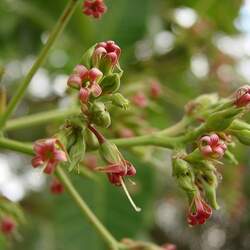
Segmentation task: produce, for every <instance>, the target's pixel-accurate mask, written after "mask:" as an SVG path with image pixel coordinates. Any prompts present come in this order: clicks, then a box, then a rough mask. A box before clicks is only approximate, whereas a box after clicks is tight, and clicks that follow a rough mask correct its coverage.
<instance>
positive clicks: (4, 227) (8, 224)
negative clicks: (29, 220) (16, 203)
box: [1, 217, 16, 235]
mask: <svg viewBox="0 0 250 250" xmlns="http://www.w3.org/2000/svg"><path fill="white" fill-rule="evenodd" d="M15 228H16V222H15V221H14V220H13V219H12V218H11V217H4V218H3V219H2V221H1V232H2V233H3V234H5V235H9V234H11V233H12V232H13V231H14V230H15Z"/></svg>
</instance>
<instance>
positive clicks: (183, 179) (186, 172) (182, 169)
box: [173, 159, 196, 193]
mask: <svg viewBox="0 0 250 250" xmlns="http://www.w3.org/2000/svg"><path fill="white" fill-rule="evenodd" d="M173 176H174V177H176V180H177V182H178V184H179V186H180V187H181V188H182V189H183V190H184V191H185V192H188V193H190V192H194V191H195V190H196V187H195V184H194V176H193V173H192V170H191V167H190V165H189V163H188V162H186V161H185V160H182V159H174V160H173Z"/></svg>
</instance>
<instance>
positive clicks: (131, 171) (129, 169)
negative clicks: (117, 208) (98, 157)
mask: <svg viewBox="0 0 250 250" xmlns="http://www.w3.org/2000/svg"><path fill="white" fill-rule="evenodd" d="M96 170H98V171H100V172H103V173H106V174H107V176H108V179H109V181H110V182H111V183H112V184H114V185H116V186H121V178H124V177H125V176H135V175H136V169H135V167H134V166H133V165H132V164H131V163H130V162H129V161H126V160H122V161H121V162H117V163H113V164H109V165H108V166H107V167H104V168H96Z"/></svg>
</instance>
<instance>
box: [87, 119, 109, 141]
mask: <svg viewBox="0 0 250 250" xmlns="http://www.w3.org/2000/svg"><path fill="white" fill-rule="evenodd" d="M88 129H89V130H90V131H92V132H93V134H94V135H95V136H96V138H97V140H98V142H99V144H103V143H104V142H105V141H106V139H105V137H104V136H103V135H102V134H101V133H100V132H98V131H97V129H96V128H95V127H93V126H92V125H90V124H88Z"/></svg>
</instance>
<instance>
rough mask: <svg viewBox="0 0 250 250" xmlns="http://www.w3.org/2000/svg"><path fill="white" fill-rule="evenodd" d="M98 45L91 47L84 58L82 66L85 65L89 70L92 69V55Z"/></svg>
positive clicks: (81, 62)
mask: <svg viewBox="0 0 250 250" xmlns="http://www.w3.org/2000/svg"><path fill="white" fill-rule="evenodd" d="M95 46H96V44H94V45H93V46H92V47H90V48H89V49H88V50H87V51H86V52H85V53H84V54H83V56H82V58H81V61H80V64H82V65H84V66H85V67H87V68H88V69H90V68H92V66H93V65H92V55H93V52H94V50H95Z"/></svg>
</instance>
